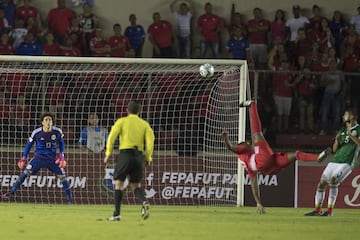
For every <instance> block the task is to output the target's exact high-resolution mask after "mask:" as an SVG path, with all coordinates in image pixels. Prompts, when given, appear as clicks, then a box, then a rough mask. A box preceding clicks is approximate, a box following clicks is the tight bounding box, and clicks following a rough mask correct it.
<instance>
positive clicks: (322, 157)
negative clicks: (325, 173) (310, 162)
mask: <svg viewBox="0 0 360 240" xmlns="http://www.w3.org/2000/svg"><path fill="white" fill-rule="evenodd" d="M331 153H332V150H331V148H330V147H328V148H326V149H325V150H324V151H322V152H321V153H320V154H319V156H318V159H317V161H318V162H319V163H321V162H323V161H324V160H325V159H326V158H327V157H329V156H330V154H331Z"/></svg>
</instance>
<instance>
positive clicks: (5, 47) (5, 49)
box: [0, 44, 14, 55]
mask: <svg viewBox="0 0 360 240" xmlns="http://www.w3.org/2000/svg"><path fill="white" fill-rule="evenodd" d="M0 54H2V55H12V54H14V48H13V47H12V45H11V44H0Z"/></svg>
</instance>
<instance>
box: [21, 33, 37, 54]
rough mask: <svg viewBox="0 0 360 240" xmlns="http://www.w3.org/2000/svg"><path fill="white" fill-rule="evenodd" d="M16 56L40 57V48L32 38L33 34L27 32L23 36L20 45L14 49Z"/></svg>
mask: <svg viewBox="0 0 360 240" xmlns="http://www.w3.org/2000/svg"><path fill="white" fill-rule="evenodd" d="M15 54H16V55H26V56H41V55H42V46H41V44H40V43H39V42H38V41H37V40H36V39H35V38H34V34H33V33H31V32H28V33H27V34H26V36H25V40H24V41H23V42H22V43H20V45H19V46H18V47H17V48H16V49H15Z"/></svg>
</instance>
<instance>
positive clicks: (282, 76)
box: [273, 69, 293, 97]
mask: <svg viewBox="0 0 360 240" xmlns="http://www.w3.org/2000/svg"><path fill="white" fill-rule="evenodd" d="M278 70H280V71H281V69H278ZM292 81H293V79H292V74H291V73H287V72H283V73H277V72H275V73H274V74H273V85H274V88H275V91H274V95H275V96H280V97H292V90H291V87H289V86H287V82H289V83H291V82H292Z"/></svg>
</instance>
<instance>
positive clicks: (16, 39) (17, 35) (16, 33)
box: [9, 19, 28, 49]
mask: <svg viewBox="0 0 360 240" xmlns="http://www.w3.org/2000/svg"><path fill="white" fill-rule="evenodd" d="M27 32H28V30H27V28H26V27H25V24H24V20H22V19H16V20H15V27H14V28H13V29H12V30H11V32H10V34H9V35H10V36H11V39H12V42H13V48H14V49H16V48H17V47H18V46H19V45H20V43H22V42H23V41H24V37H25V36H26V34H27Z"/></svg>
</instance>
